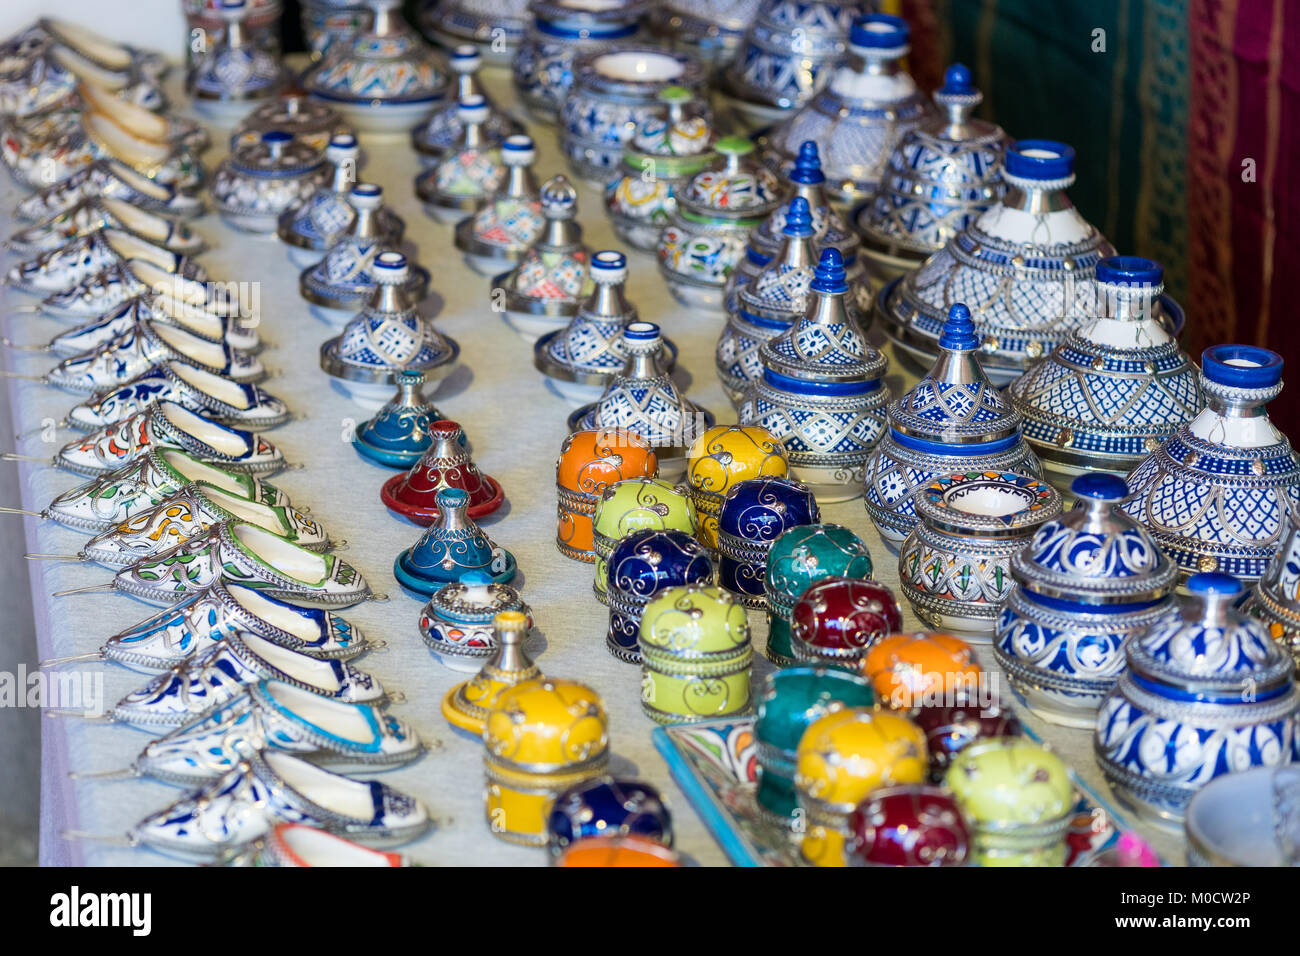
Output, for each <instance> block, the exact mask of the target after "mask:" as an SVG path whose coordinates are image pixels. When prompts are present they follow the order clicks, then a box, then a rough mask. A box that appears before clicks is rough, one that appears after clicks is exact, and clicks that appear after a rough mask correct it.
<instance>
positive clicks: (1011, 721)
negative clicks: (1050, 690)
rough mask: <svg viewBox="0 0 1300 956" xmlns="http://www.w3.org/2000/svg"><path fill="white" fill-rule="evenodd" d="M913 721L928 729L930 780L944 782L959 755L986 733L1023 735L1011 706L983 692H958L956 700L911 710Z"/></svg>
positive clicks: (925, 730)
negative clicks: (982, 695) (981, 696)
mask: <svg viewBox="0 0 1300 956" xmlns="http://www.w3.org/2000/svg"><path fill="white" fill-rule="evenodd" d="M911 717H912V720H913V722H914V723H915V724H916V725H917V726H918V727H920V728H921V730H922V731H924V732H925V741H926V746H927V747H929V750H930V780H931V782H933V783H942V782H943V778H944V775H945V774H946V773H947V772H948V768H949V767H951V766H952V764H953V761H955V760H956V759H957V755H958V754H960V753H961V752H962V751H963V750H965V749H966V748H967V747H969V746H970V745H971V744H972V743H974V742H975V741H977V740H982V739H984V738H986V737H991V738H996V737H1019V736H1020V734H1021V726H1020V720H1019V718H1018V717H1016V715H1015V712H1014V711H1012V710H1011V709H1009V708H1006V707H1002V706H999V705H998V704H997V703H994V702H992V701H988V702H985V701H981V700H980V699H979V695H969V694H967V695H958V696H957V697H956V698H955V699H954V701H953V702H952V703H938V704H936V703H929V704H926V705H924V706H921V707H915V708H913V709H912V711H911Z"/></svg>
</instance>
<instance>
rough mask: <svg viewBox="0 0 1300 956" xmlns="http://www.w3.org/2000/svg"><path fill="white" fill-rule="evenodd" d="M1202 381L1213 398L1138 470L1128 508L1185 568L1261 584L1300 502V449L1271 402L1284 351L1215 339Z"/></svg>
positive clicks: (1203, 358)
mask: <svg viewBox="0 0 1300 956" xmlns="http://www.w3.org/2000/svg"><path fill="white" fill-rule="evenodd" d="M1201 387H1202V389H1203V390H1204V391H1205V395H1206V399H1207V400H1208V402H1209V407H1208V408H1206V409H1205V410H1203V411H1202V412H1201V413H1200V414H1198V415H1197V416H1196V417H1195V418H1193V419H1192V420H1191V421H1190V422H1187V423H1186V424H1184V425H1182V426H1180V427H1179V429H1178V431H1176V432H1175V433H1174V434H1173V435H1172V436H1171V437H1170V438H1168V439H1167V440H1166V441H1165V442H1164V444H1162V445H1161V446H1160V447H1159V448H1157V449H1156V450H1155V451H1153V452H1152V453H1151V454H1150V455H1148V456H1147V457H1146V458H1145V459H1143V461H1142V463H1141V464H1139V465H1138V466H1137V467H1136V468H1134V469H1133V471H1132V473H1131V474H1130V475H1129V478H1128V486H1129V492H1130V494H1129V497H1128V498H1126V499H1125V500H1124V502H1123V503H1122V504H1121V507H1122V508H1123V509H1124V510H1125V511H1126V512H1128V513H1129V514H1130V515H1132V516H1133V517H1134V518H1135V519H1136V520H1137V521H1138V522H1140V523H1141V524H1143V525H1144V526H1145V527H1146V528H1147V530H1149V531H1150V532H1151V533H1152V534H1153V535H1154V536H1155V539H1156V543H1157V544H1159V545H1160V547H1161V548H1163V549H1164V550H1165V552H1166V553H1167V554H1169V556H1170V557H1172V558H1173V559H1174V561H1175V563H1177V565H1178V569H1179V571H1181V572H1182V574H1183V575H1184V576H1185V575H1188V574H1195V573H1196V572H1198V571H1222V572H1224V573H1226V574H1231V575H1233V576H1234V577H1238V578H1240V579H1242V580H1243V581H1246V582H1247V583H1254V582H1255V581H1257V580H1259V579H1260V577H1262V576H1263V574H1264V570H1265V568H1267V567H1268V563H1269V561H1271V560H1272V558H1273V555H1274V554H1275V553H1276V552H1277V550H1278V547H1279V545H1280V544H1281V541H1282V534H1283V532H1284V530H1285V529H1286V526H1287V516H1288V514H1290V513H1293V512H1295V511H1296V510H1297V509H1300V456H1297V454H1296V452H1295V450H1294V449H1292V447H1291V443H1290V442H1289V441H1288V440H1287V437H1286V436H1285V435H1283V434H1282V433H1281V432H1280V431H1279V430H1278V428H1277V426H1275V425H1274V424H1273V423H1272V422H1271V421H1270V420H1269V418H1268V415H1267V414H1266V413H1265V411H1264V406H1265V405H1266V404H1267V403H1268V402H1269V401H1270V400H1271V399H1273V398H1274V397H1275V396H1276V395H1277V394H1278V392H1280V391H1281V390H1282V356H1280V355H1278V354H1277V353H1276V352H1270V351H1269V350H1268V349H1261V348H1257V347H1255V346H1251V345H1216V346H1212V347H1211V348H1208V349H1206V350H1205V352H1203V353H1202V355H1201Z"/></svg>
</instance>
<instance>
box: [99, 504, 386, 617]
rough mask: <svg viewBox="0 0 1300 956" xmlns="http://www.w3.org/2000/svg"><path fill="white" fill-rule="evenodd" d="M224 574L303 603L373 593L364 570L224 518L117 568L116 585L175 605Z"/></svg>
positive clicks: (348, 600) (354, 599)
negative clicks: (201, 531) (197, 533)
mask: <svg viewBox="0 0 1300 956" xmlns="http://www.w3.org/2000/svg"><path fill="white" fill-rule="evenodd" d="M218 579H222V580H225V581H229V582H232V583H236V584H247V585H249V586H250V587H255V588H258V589H259V590H262V591H265V592H266V593H267V594H270V595H271V596H273V597H279V598H284V599H285V600H287V601H295V602H300V603H303V604H316V605H321V606H326V607H329V606H334V607H346V606H348V605H351V604H358V603H360V602H361V601H365V600H368V599H369V598H370V597H371V591H370V585H369V584H367V583H366V579H365V578H364V577H362V576H361V572H360V571H358V570H357V569H356V568H354V567H353V566H352V565H350V564H348V563H347V562H346V561H344V560H342V559H341V558H339V557H338V555H334V554H317V553H316V552H315V551H308V550H307V549H306V548H301V547H299V546H298V545H296V544H292V543H290V542H288V541H286V540H285V539H284V538H281V537H280V536H279V535H277V534H272V533H271V532H270V531H267V530H266V529H265V528H259V527H258V526H257V525H252V524H246V523H244V522H240V521H223V522H222V523H220V524H216V525H213V526H212V527H211V528H210V529H208V532H207V533H206V534H203V535H200V536H198V537H195V538H191V539H190V540H189V541H186V542H185V543H184V544H181V545H178V546H176V547H175V548H172V549H171V550H170V551H165V552H163V553H162V554H160V555H158V557H156V558H151V559H150V560H148V561H142V562H140V563H139V564H136V565H134V566H133V567H130V568H127V569H125V570H122V571H119V572H118V573H117V576H116V577H115V578H114V579H113V587H115V588H117V589H118V590H120V591H125V592H126V593H128V594H132V595H134V596H136V597H138V598H140V599H141V600H143V601H149V602H151V603H154V604H174V603H176V602H177V601H180V600H182V599H184V598H185V597H187V596H189V595H190V594H192V593H193V592H194V591H197V590H201V589H202V588H205V587H207V586H208V585H209V584H211V583H212V582H213V581H215V580H218Z"/></svg>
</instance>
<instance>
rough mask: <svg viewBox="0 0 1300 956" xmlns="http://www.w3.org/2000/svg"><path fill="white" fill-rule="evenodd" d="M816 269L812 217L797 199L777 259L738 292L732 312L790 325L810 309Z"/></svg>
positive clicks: (788, 209) (783, 229)
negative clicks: (809, 293) (809, 295)
mask: <svg viewBox="0 0 1300 956" xmlns="http://www.w3.org/2000/svg"><path fill="white" fill-rule="evenodd" d="M816 265H817V252H816V250H815V249H814V248H813V222H812V213H811V210H810V209H809V206H808V200H806V199H804V198H803V197H802V196H795V197H794V198H793V199H791V200H790V202H789V204H788V205H787V206H786V211H785V224H784V225H783V226H782V227H781V245H780V247H779V248H778V250H777V252H776V255H774V256H773V257H772V261H771V262H769V263H768V264H767V265H766V266H764V267H763V268H762V269H761V270H760V271H759V272H758V274H757V275H755V276H754V277H753V278H752V279H751V280H750V281H749V283H748V284H747V285H745V286H744V287H743V288H741V289H740V290H739V292H738V293H737V294H736V298H735V300H734V304H733V305H732V306H731V308H733V309H737V310H739V311H740V312H742V313H745V314H746V317H747V318H748V317H753V318H757V319H758V320H760V321H763V320H766V321H769V322H772V321H774V322H779V323H780V324H782V325H788V324H789V323H790V322H792V321H793V320H794V318H795V317H796V316H799V315H801V314H803V312H804V310H805V309H807V307H808V287H809V286H810V285H811V284H812V280H813V270H814V269H815V267H816Z"/></svg>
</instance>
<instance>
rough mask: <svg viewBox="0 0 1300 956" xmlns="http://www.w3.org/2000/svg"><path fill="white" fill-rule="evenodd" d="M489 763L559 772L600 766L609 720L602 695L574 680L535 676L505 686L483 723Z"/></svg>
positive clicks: (525, 770) (519, 769)
mask: <svg viewBox="0 0 1300 956" xmlns="http://www.w3.org/2000/svg"><path fill="white" fill-rule="evenodd" d="M483 746H484V748H485V751H486V753H485V757H486V759H487V762H488V764H489V765H496V766H499V767H503V768H506V769H508V770H514V771H517V772H521V773H548V774H549V773H557V772H561V771H566V770H577V769H580V768H583V767H588V766H592V765H600V764H603V763H604V761H605V760H606V758H607V757H608V752H609V729H608V718H607V717H606V716H605V704H604V701H602V700H601V698H600V695H599V694H597V693H596V692H595V691H594V690H592V689H591V688H590V687H588V686H587V685H586V684H580V683H578V682H577V681H572V680H560V679H558V678H550V677H539V678H535V679H533V680H528V681H523V682H521V683H519V684H515V685H514V686H513V687H509V688H507V689H505V690H503V691H502V692H501V693H500V695H498V696H497V698H496V701H495V704H494V706H493V707H492V709H491V710H490V711H489V712H488V715H487V719H486V720H485V721H484V723H483Z"/></svg>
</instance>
